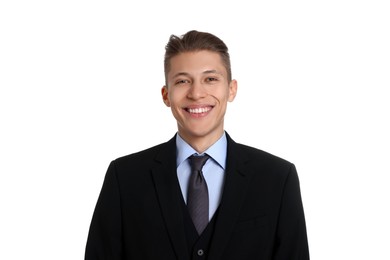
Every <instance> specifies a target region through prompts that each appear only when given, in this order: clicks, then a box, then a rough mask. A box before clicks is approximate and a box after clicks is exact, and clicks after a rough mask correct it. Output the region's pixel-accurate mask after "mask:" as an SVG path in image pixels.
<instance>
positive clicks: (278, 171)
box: [228, 137, 295, 177]
mask: <svg viewBox="0 0 390 260" xmlns="http://www.w3.org/2000/svg"><path fill="white" fill-rule="evenodd" d="M228 158H229V160H230V161H232V162H234V163H233V165H242V166H243V167H244V168H245V169H247V170H248V171H254V172H258V173H263V174H271V175H273V176H279V177H281V176H287V175H288V174H289V173H290V172H291V171H292V170H295V166H294V164H293V163H292V162H290V161H288V160H286V159H284V158H281V157H279V156H277V155H274V154H271V153H269V152H266V151H264V150H261V149H259V148H256V147H253V146H249V145H246V144H241V143H236V142H235V141H233V140H232V139H231V138H230V137H229V138H228ZM228 163H229V162H228Z"/></svg>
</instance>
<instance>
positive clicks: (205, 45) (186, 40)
mask: <svg viewBox="0 0 390 260" xmlns="http://www.w3.org/2000/svg"><path fill="white" fill-rule="evenodd" d="M203 50H207V51H212V52H217V53H219V55H220V57H221V60H222V63H223V64H224V66H225V68H226V71H227V79H228V81H229V82H230V81H231V80H232V71H231V65H230V56H229V52H228V47H227V46H226V44H225V43H224V42H223V41H222V40H221V39H219V38H218V37H216V36H215V35H213V34H211V33H206V32H198V31H195V30H193V31H189V32H187V33H186V34H184V35H182V36H181V37H178V36H176V35H171V36H170V37H169V41H168V43H167V45H166V46H165V56H164V73H165V81H167V75H168V71H169V70H170V61H171V59H172V58H173V57H174V56H176V55H178V54H180V53H184V52H192V51H203Z"/></svg>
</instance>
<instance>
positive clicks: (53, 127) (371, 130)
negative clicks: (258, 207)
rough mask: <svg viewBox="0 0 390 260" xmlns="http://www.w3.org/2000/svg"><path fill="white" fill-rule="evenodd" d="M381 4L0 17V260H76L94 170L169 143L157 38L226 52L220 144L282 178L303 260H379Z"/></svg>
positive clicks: (389, 39)
mask: <svg viewBox="0 0 390 260" xmlns="http://www.w3.org/2000/svg"><path fill="white" fill-rule="evenodd" d="M387 3H388V1H376V0H370V1H368V0H367V1H346V0H327V1H301V0H299V1H252V2H250V1H223V0H220V1H211V0H208V1H199V0H198V1H157V0H156V1H85V0H77V1H75V0H74V1H42V0H36V1H17V0H14V1H11V0H9V1H7V0H5V1H2V2H1V3H0V87H1V91H0V115H1V121H0V122H1V123H0V124H1V127H0V131H1V135H0V167H1V168H0V174H1V175H0V207H1V213H0V245H1V249H0V259H4V260H13V259H40V260H41V259H45V260H46V259H50V260H52V259H56V260H62V259H64V260H69V259H83V254H84V248H85V242H86V238H87V233H88V228H89V224H90V220H91V217H92V213H93V209H94V207H95V203H96V200H97V197H98V194H99V192H100V188H101V185H102V183H103V178H104V175H105V171H106V169H107V167H108V164H109V162H110V161H111V160H112V159H115V158H117V157H119V156H122V155H126V154H129V153H132V152H136V151H139V150H141V149H144V148H147V147H150V146H152V145H155V144H158V143H161V142H164V141H166V140H168V139H169V138H171V137H172V136H173V134H174V133H175V130H176V125H175V121H174V119H173V117H172V116H171V113H170V110H169V108H166V107H165V105H164V104H163V103H162V101H161V97H160V88H161V86H162V85H163V84H164V77H163V55H164V47H165V44H166V43H167V41H168V38H169V36H170V35H171V34H176V35H181V34H183V33H185V32H187V31H188V30H191V29H197V30H200V31H208V32H211V33H214V34H215V35H217V36H219V37H220V38H221V39H223V40H224V41H225V43H226V44H227V45H228V46H229V49H230V53H231V59H232V69H233V76H234V78H236V79H237V80H238V83H239V92H238V96H237V98H236V100H235V101H234V102H233V103H231V104H229V108H228V112H227V115H226V124H225V126H226V130H227V131H228V132H229V133H230V135H231V136H232V137H233V139H235V141H237V142H241V143H245V144H248V145H251V146H255V147H257V148H260V149H263V150H266V151H268V152H270V153H273V154H275V155H278V156H280V157H283V158H285V159H287V160H289V161H291V162H293V163H294V164H295V165H296V166H297V169H298V174H299V177H300V181H301V190H302V196H303V203H304V207H305V212H306V219H307V228H308V236H309V243H310V251H311V257H312V259H317V260H321V259H324V260H329V259H332V260H335V259H340V260H341V259H342V260H345V259H375V260H380V259H390V251H389V249H388V248H389V244H390V238H389V237H390V235H389V234H390V224H389V220H390V212H389V209H390V206H389V205H390V203H389V199H390V191H389V181H388V180H389V178H388V177H387V175H389V173H390V170H389V155H390V152H389V147H390V138H389V133H390V124H389V112H390V105H389V103H390V102H389V98H390V96H389V94H388V93H389V91H388V90H389V87H390V51H389V50H390V47H389V46H390V15H389V14H390V8H389V5H388V4H387Z"/></svg>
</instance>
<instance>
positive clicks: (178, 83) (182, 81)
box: [175, 79, 190, 85]
mask: <svg viewBox="0 0 390 260" xmlns="http://www.w3.org/2000/svg"><path fill="white" fill-rule="evenodd" d="M188 83H190V81H189V80H188V79H179V80H177V81H176V82H175V85H184V84H188Z"/></svg>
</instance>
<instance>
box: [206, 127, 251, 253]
mask: <svg viewBox="0 0 390 260" xmlns="http://www.w3.org/2000/svg"><path fill="white" fill-rule="evenodd" d="M226 135H227V134H226ZM227 138H228V150H227V160H226V161H227V164H226V173H225V174H226V177H225V178H226V179H225V187H224V190H223V194H222V200H221V204H220V208H219V213H218V214H219V215H218V218H217V222H216V224H215V230H214V236H213V239H212V242H211V247H210V256H209V259H220V258H221V257H222V253H223V251H224V249H225V247H226V246H227V243H228V241H229V239H230V235H231V233H232V231H233V228H234V226H235V224H236V223H237V220H238V217H239V213H240V209H241V205H242V203H243V201H244V199H245V195H246V191H247V190H248V189H247V186H248V184H249V182H250V177H251V170H250V169H248V168H246V166H245V163H246V162H247V161H248V158H246V157H245V155H244V154H243V153H242V152H241V151H240V150H239V147H238V145H237V144H236V143H235V142H234V141H233V140H232V139H231V138H230V137H229V135H227Z"/></svg>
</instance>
